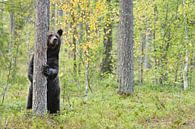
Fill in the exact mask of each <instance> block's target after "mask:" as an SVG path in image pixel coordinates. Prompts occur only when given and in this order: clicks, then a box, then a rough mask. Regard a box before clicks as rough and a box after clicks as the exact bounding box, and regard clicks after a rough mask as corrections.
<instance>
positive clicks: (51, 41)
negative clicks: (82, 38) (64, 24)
mask: <svg viewBox="0 0 195 129" xmlns="http://www.w3.org/2000/svg"><path fill="white" fill-rule="evenodd" d="M62 33H63V30H62V29H59V30H58V31H57V33H50V34H49V35H48V39H47V46H48V48H51V49H54V48H56V47H58V46H59V45H60V44H61V36H62Z"/></svg>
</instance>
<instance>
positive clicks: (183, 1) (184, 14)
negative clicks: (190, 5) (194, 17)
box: [182, 0, 189, 90]
mask: <svg viewBox="0 0 195 129" xmlns="http://www.w3.org/2000/svg"><path fill="white" fill-rule="evenodd" d="M182 5H183V18H184V36H185V39H184V44H185V49H186V50H185V51H186V55H185V61H184V69H183V89H184V90H186V89H187V88H188V69H189V68H188V65H189V51H188V28H187V19H186V12H185V0H182Z"/></svg>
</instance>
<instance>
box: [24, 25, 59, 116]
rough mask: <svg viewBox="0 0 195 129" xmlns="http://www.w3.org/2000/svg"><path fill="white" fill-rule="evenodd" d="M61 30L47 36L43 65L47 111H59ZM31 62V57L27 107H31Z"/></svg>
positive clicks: (32, 60)
mask: <svg viewBox="0 0 195 129" xmlns="http://www.w3.org/2000/svg"><path fill="white" fill-rule="evenodd" d="M62 33H63V31H62V30H61V29H59V30H58V31H57V33H51V34H49V35H48V37H47V65H46V66H43V71H42V72H43V74H44V75H45V76H46V77H47V110H48V112H49V113H57V112H58V111H60V86H59V77H58V71H59V52H60V45H61V36H62ZM33 62H34V56H33V57H32V59H31V61H30V65H29V69H28V78H29V80H30V82H31V85H30V88H29V94H28V102H27V109H32V97H33V95H32V94H33Z"/></svg>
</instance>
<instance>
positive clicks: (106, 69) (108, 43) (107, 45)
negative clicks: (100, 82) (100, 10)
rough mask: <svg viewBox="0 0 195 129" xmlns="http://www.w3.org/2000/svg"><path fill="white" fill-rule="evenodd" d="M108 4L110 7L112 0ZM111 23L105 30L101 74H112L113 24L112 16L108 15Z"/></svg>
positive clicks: (107, 18) (107, 19) (107, 17)
mask: <svg viewBox="0 0 195 129" xmlns="http://www.w3.org/2000/svg"><path fill="white" fill-rule="evenodd" d="M107 2H108V3H107V4H108V5H109V9H110V8H111V7H110V4H111V3H110V2H111V1H110V0H107ZM107 21H109V22H108V23H107V24H106V25H105V28H104V41H103V43H104V57H103V60H102V66H101V72H102V73H112V64H111V63H112V56H111V51H112V22H111V14H107V16H106V22H107Z"/></svg>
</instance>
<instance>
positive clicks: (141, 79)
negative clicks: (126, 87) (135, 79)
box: [140, 29, 146, 85]
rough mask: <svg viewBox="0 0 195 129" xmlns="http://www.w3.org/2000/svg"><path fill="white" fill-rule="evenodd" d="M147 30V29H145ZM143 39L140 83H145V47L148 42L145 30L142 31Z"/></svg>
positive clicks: (141, 42)
mask: <svg viewBox="0 0 195 129" xmlns="http://www.w3.org/2000/svg"><path fill="white" fill-rule="evenodd" d="M144 31H145V29H144ZM140 37H141V41H140V44H141V45H140V49H141V57H140V85H142V84H143V80H144V79H143V78H144V77H143V75H144V55H145V53H144V49H145V44H146V34H145V32H141V36H140Z"/></svg>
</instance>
